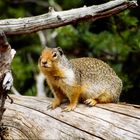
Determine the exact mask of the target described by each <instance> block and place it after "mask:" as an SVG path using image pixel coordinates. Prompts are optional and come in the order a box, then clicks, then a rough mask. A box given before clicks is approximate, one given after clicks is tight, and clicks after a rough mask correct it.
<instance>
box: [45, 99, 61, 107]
mask: <svg viewBox="0 0 140 140" xmlns="http://www.w3.org/2000/svg"><path fill="white" fill-rule="evenodd" d="M59 105H60V102H59V101H56V100H54V101H53V102H52V103H51V104H50V105H48V107H47V109H55V108H56V107H58V106H59Z"/></svg>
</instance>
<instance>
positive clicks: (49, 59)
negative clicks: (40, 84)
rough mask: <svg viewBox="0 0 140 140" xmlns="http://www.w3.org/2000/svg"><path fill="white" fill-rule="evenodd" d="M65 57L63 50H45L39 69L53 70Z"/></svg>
mask: <svg viewBox="0 0 140 140" xmlns="http://www.w3.org/2000/svg"><path fill="white" fill-rule="evenodd" d="M62 56H63V51H62V49H61V48H59V47H58V48H45V49H43V51H42V53H41V56H40V58H39V67H40V68H42V69H44V70H45V71H51V70H53V69H54V68H55V67H56V66H57V65H58V63H59V62H60V60H61V58H62Z"/></svg>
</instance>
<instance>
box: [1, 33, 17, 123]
mask: <svg viewBox="0 0 140 140" xmlns="http://www.w3.org/2000/svg"><path fill="white" fill-rule="evenodd" d="M14 55H15V50H13V49H11V46H10V45H9V43H8V41H7V39H6V36H5V34H4V32H3V31H0V125H1V120H2V116H3V113H4V111H5V108H4V104H5V100H6V98H7V96H8V95H7V92H8V90H10V88H11V86H12V84H13V78H12V74H11V68H10V66H11V62H12V59H13V57H14Z"/></svg>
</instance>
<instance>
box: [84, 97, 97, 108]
mask: <svg viewBox="0 0 140 140" xmlns="http://www.w3.org/2000/svg"><path fill="white" fill-rule="evenodd" d="M84 103H85V104H87V105H89V106H95V105H96V104H97V101H96V100H95V99H93V98H89V99H87V100H85V101H84Z"/></svg>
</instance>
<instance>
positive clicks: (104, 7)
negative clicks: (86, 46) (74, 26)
mask: <svg viewBox="0 0 140 140" xmlns="http://www.w3.org/2000/svg"><path fill="white" fill-rule="evenodd" d="M136 6H137V1H136V0H131V1H130V0H114V1H110V2H107V3H105V4H101V5H93V6H90V7H86V6H84V7H82V8H77V9H71V10H67V11H59V12H56V11H54V10H53V9H51V10H50V12H49V13H46V14H43V15H39V16H33V17H25V18H18V19H5V20H0V30H1V29H2V30H3V31H4V32H5V34H7V35H17V34H27V33H32V32H37V31H39V30H43V29H48V28H56V27H60V26H64V25H67V24H71V23H75V22H78V21H84V20H93V21H95V20H97V19H100V18H103V17H109V16H111V15H113V14H117V13H119V12H121V11H123V10H125V9H127V8H130V7H136Z"/></svg>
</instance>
